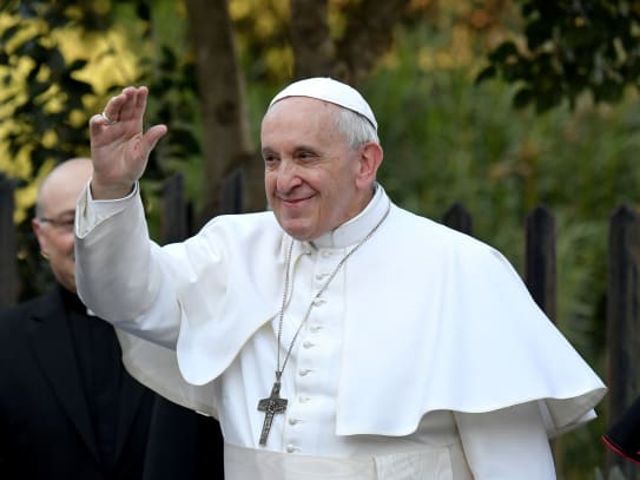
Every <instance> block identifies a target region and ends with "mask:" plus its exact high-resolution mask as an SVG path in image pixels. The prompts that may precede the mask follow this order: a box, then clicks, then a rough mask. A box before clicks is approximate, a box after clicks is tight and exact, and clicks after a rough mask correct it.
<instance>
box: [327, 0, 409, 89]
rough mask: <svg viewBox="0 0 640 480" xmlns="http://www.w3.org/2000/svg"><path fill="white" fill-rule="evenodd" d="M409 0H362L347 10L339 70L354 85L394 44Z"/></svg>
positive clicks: (341, 41)
mask: <svg viewBox="0 0 640 480" xmlns="http://www.w3.org/2000/svg"><path fill="white" fill-rule="evenodd" d="M409 3H410V0H363V1H362V2H360V3H358V4H357V5H356V6H354V7H353V8H352V9H351V10H350V11H349V12H348V16H347V19H348V24H347V29H346V32H345V35H344V36H343V38H342V39H341V40H340V42H339V45H338V46H337V57H338V64H337V65H336V71H337V72H338V75H339V76H340V77H341V78H342V79H344V81H346V82H348V83H350V84H351V85H356V86H357V85H359V84H361V83H362V82H363V81H364V80H365V79H366V78H367V77H368V76H369V74H370V73H371V71H372V70H373V68H374V67H375V66H376V64H377V63H378V61H379V60H380V57H381V56H382V55H383V54H384V53H386V52H387V51H388V50H389V48H391V45H392V41H393V27H394V26H395V25H396V24H397V23H398V22H399V21H400V19H401V18H402V15H403V13H404V11H405V9H406V7H407V5H409Z"/></svg>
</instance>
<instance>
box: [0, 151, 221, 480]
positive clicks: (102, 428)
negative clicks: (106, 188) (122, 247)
mask: <svg viewBox="0 0 640 480" xmlns="http://www.w3.org/2000/svg"><path fill="white" fill-rule="evenodd" d="M92 172H93V168H92V165H91V161H90V160H89V159H84V158H78V159H72V160H68V161H66V162H64V163H62V164H61V165H59V166H58V167H56V168H55V169H54V170H53V171H52V172H51V173H50V174H49V175H48V176H47V178H46V179H45V180H44V182H43V183H42V185H41V187H40V189H39V192H38V199H37V205H36V218H34V219H33V222H32V225H33V230H34V232H35V235H36V237H37V239H38V243H39V245H40V251H41V254H42V256H43V257H44V258H46V259H47V260H48V263H49V265H50V267H51V271H52V273H53V276H54V277H55V280H56V285H55V286H54V288H53V289H52V290H51V291H50V292H49V293H47V294H45V295H44V296H42V297H39V298H36V299H34V300H32V301H29V302H26V303H23V304H21V305H18V306H17V307H13V308H10V309H8V310H6V311H4V312H2V313H0V365H2V368H0V478H2V479H6V480H13V479H23V478H24V479H29V480H39V479H82V480H98V479H100V480H108V479H113V480H116V479H117V480H145V479H154V480H156V479H172V478H178V477H176V476H175V475H174V473H175V472H176V471H180V472H182V474H183V476H181V477H180V478H192V479H196V478H221V477H220V476H216V471H215V468H218V469H219V471H221V468H222V467H221V465H216V464H215V462H216V458H215V451H214V447H215V445H214V444H215V441H216V439H215V436H214V435H212V434H211V432H213V430H211V428H213V425H211V424H207V425H206V426H205V425H204V424H203V423H202V422H204V421H206V419H205V418H204V417H202V416H200V415H196V414H195V413H193V412H190V411H187V410H186V409H183V408H181V407H178V406H175V405H173V404H170V403H169V402H167V401H165V400H164V399H161V398H160V397H158V396H157V395H155V394H154V393H153V392H151V391H150V390H148V389H147V388H145V387H143V386H142V385H141V384H139V383H138V382H137V381H135V380H134V379H133V378H132V377H131V376H129V374H128V373H127V372H126V371H125V370H124V368H123V365H122V360H121V350H120V346H119V344H118V340H117V337H116V333H115V330H114V328H113V327H112V326H110V325H109V324H107V323H106V322H104V321H102V320H101V319H99V318H98V317H95V316H93V315H91V314H89V312H88V311H87V309H86V307H85V306H84V305H83V304H82V303H81V301H80V299H79V298H78V296H77V295H76V282H75V274H74V264H75V258H74V251H73V249H74V234H73V225H74V217H75V204H76V200H77V198H78V196H79V195H80V192H81V191H82V189H83V187H84V186H85V185H86V184H87V182H88V181H89V179H90V178H91V175H92ZM196 417H197V418H196ZM202 430H206V431H207V432H208V433H209V441H208V443H206V445H205V444H204V442H200V443H198V435H200V434H201V432H202ZM205 448H206V450H207V452H206V453H207V457H206V458H207V460H206V461H205V460H204V458H205V457H204V455H201V454H200V453H201V451H203V450H204V449H205ZM167 452H171V455H167V454H166V453H167ZM219 461H220V462H221V458H220V460H219ZM184 475H186V476H184Z"/></svg>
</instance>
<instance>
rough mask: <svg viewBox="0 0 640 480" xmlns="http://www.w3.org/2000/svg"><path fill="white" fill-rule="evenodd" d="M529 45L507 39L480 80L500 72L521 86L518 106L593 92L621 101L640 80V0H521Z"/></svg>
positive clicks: (545, 105)
mask: <svg viewBox="0 0 640 480" xmlns="http://www.w3.org/2000/svg"><path fill="white" fill-rule="evenodd" d="M520 3H521V12H522V17H523V19H524V22H525V29H524V35H525V37H526V46H525V45H524V44H517V43H516V42H514V41H511V40H507V41H504V42H502V43H501V44H500V45H499V46H498V47H496V48H495V49H494V50H493V51H492V52H491V53H490V54H489V58H488V59H489V66H488V67H486V68H485V70H483V71H482V72H481V73H480V74H479V76H478V80H479V81H484V80H486V79H488V78H492V77H495V76H498V75H499V76H500V77H502V78H503V79H505V80H506V81H507V82H511V83H515V84H517V85H518V90H517V92H516V93H515V96H514V99H513V103H514V105H515V106H516V107H519V108H521V107H524V106H526V105H529V104H534V105H535V107H536V110H537V111H539V112H542V111H546V110H548V109H550V108H552V107H556V106H558V105H560V104H561V103H562V102H563V101H564V100H568V101H569V104H570V106H571V107H574V106H575V104H576V102H577V101H578V99H579V98H580V96H581V95H582V94H583V93H585V92H589V93H591V94H592V95H593V98H594V99H595V101H596V102H617V101H619V100H620V99H621V98H622V96H623V94H624V92H625V89H626V87H628V86H633V87H635V88H637V87H638V85H639V81H640V41H639V40H640V2H638V1H634V0H589V1H580V0H579V1H574V0H558V1H552V2H549V1H545V0H521V1H520Z"/></svg>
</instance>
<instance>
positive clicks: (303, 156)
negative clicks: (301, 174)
mask: <svg viewBox="0 0 640 480" xmlns="http://www.w3.org/2000/svg"><path fill="white" fill-rule="evenodd" d="M316 156H317V155H316V154H315V153H313V152H311V151H309V150H300V151H298V152H297V153H296V158H298V159H299V160H302V161H307V160H311V159H313V158H316Z"/></svg>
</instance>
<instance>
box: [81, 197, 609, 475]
mask: <svg viewBox="0 0 640 480" xmlns="http://www.w3.org/2000/svg"><path fill="white" fill-rule="evenodd" d="M389 208H390V212H389V215H388V217H387V218H386V220H385V221H384V222H383V223H382V225H381V226H380V228H379V229H378V231H377V232H376V233H375V234H374V235H373V236H372V237H371V238H370V239H369V240H368V241H367V242H366V243H365V244H364V245H363V246H362V248H361V249H359V250H358V251H357V252H356V253H355V254H353V256H351V257H350V258H349V259H348V260H347V262H346V263H345V265H344V266H343V267H342V268H341V269H340V270H339V271H338V274H337V275H336V276H335V278H334V279H333V281H332V282H331V283H330V286H329V287H328V289H327V290H326V291H325V292H324V293H323V294H322V295H321V297H320V298H318V299H317V300H316V301H315V302H314V304H313V306H312V308H311V313H310V316H309V318H308V320H307V322H306V323H305V325H303V327H302V330H301V333H300V336H299V337H298V338H297V340H296V343H295V347H294V349H293V353H292V357H291V360H290V362H289V364H288V365H287V367H286V369H285V372H284V375H283V384H282V390H281V396H283V397H285V398H287V399H288V401H289V404H288V408H287V410H286V412H285V413H284V414H278V415H276V416H275V418H274V423H273V428H272V430H271V433H270V436H269V438H268V443H267V445H266V447H260V446H259V444H258V439H259V436H260V432H261V430H262V425H263V420H264V413H262V412H259V411H258V410H257V408H256V407H257V404H258V401H259V399H261V398H264V397H267V396H268V395H269V393H270V391H271V386H272V384H273V381H274V371H275V368H276V355H277V351H276V344H277V340H276V339H277V330H278V313H279V310H280V303H281V301H282V295H283V289H284V283H285V271H284V270H285V265H286V256H287V251H288V249H289V247H290V245H291V242H292V241H293V242H294V244H293V250H292V259H291V268H290V275H291V281H290V282H291V285H292V287H293V288H292V291H291V292H290V293H291V294H290V297H289V299H288V301H287V305H288V306H287V310H286V314H285V315H284V327H283V332H282V339H281V348H282V351H286V350H287V348H288V346H289V345H290V343H291V340H292V337H293V335H294V333H295V331H296V329H297V327H298V325H299V324H300V321H301V320H302V318H303V317H304V315H305V312H306V310H307V308H308V305H309V302H310V301H311V300H312V299H313V296H314V295H315V293H316V292H317V290H318V289H319V288H320V286H321V285H322V284H323V283H324V282H325V281H326V278H327V275H329V274H330V273H331V272H332V271H333V269H334V268H335V266H336V265H337V263H338V262H339V261H340V259H342V258H343V257H344V255H345V254H346V253H347V252H348V251H349V250H350V248H352V247H353V246H354V245H356V244H357V243H358V242H359V241H360V240H361V239H362V238H363V237H365V236H366V234H367V233H368V232H369V231H370V230H371V229H372V228H373V227H374V226H375V225H376V223H378V221H379V220H380V219H381V218H382V217H383V216H384V214H385V212H386V211H387V210H388V209H389ZM76 218H77V220H76V222H77V223H76V234H77V237H78V238H77V241H76V264H77V283H78V290H79V294H80V297H81V298H82V299H83V301H84V302H85V303H86V305H87V306H88V307H89V308H90V309H91V310H93V311H94V312H95V313H96V314H97V315H99V316H101V317H103V318H106V319H108V320H110V321H112V322H113V323H114V324H115V325H116V326H117V327H118V328H119V329H120V331H121V335H120V338H121V343H122V345H123V351H124V362H125V365H126V366H127V368H128V370H129V371H130V372H131V373H132V375H133V376H134V377H136V378H137V379H138V380H140V381H141V382H142V383H144V384H146V385H148V386H149V387H150V388H153V389H154V390H156V391H158V392H159V393H160V394H162V395H164V396H166V397H167V398H169V399H171V400H173V401H175V402H177V403H180V404H182V405H185V406H187V407H190V408H192V409H195V410H198V411H201V412H204V413H207V414H210V415H213V416H215V417H216V418H218V419H219V421H220V423H221V427H222V430H223V434H224V437H225V443H226V447H225V469H226V472H227V473H226V474H227V478H228V480H245V479H265V480H266V479H268V480H276V479H278V480H279V479H285V478H286V479H292V480H312V479H321V478H322V479H324V478H336V479H349V480H374V479H376V480H383V479H385V480H391V479H393V480H403V479H412V480H413V479H430V480H433V479H435V480H451V479H454V480H466V479H472V478H474V479H483V480H484V479H487V480H488V479H491V480H514V479H518V480H547V479H553V478H555V473H554V468H553V460H552V457H551V454H550V450H549V446H548V437H549V436H553V435H556V434H558V433H560V432H563V431H566V430H569V429H571V428H574V427H575V426H577V425H579V424H580V423H582V422H584V421H586V420H588V419H590V418H593V416H594V415H595V414H594V412H593V407H594V406H595V405H596V404H597V403H598V402H599V401H600V399H601V398H602V397H603V395H604V394H605V391H606V389H605V387H604V385H603V384H602V382H601V381H600V379H599V378H598V377H597V375H596V374H595V373H594V372H593V371H592V370H591V369H590V368H589V366H588V365H587V364H586V363H585V362H584V361H583V360H582V358H581V357H580V356H579V355H578V353H577V352H576V351H575V350H574V349H573V348H572V347H571V345H570V344H569V343H568V342H567V341H566V339H565V338H564V337H563V336H562V335H561V334H560V333H559V332H558V331H557V329H556V328H555V327H554V326H553V324H552V323H551V322H550V321H549V320H548V319H547V317H546V316H545V315H544V314H543V313H542V312H541V311H540V309H539V308H538V307H537V306H536V305H535V303H534V302H533V300H532V299H531V297H530V296H529V294H528V292H527V290H526V288H525V287H524V285H523V284H522V281H521V280H520V277H519V276H518V274H517V273H516V272H515V271H514V270H513V268H512V267H511V266H510V264H509V263H508V262H507V261H506V260H505V259H504V258H503V257H502V255H501V254H500V253H499V252H497V251H496V250H494V249H492V248H491V247H489V246H487V245H485V244H483V243H481V242H479V241H477V240H475V239H473V238H471V237H468V236H466V235H463V234H460V233H458V232H455V231H453V230H451V229H448V228H446V227H444V226H442V225H439V224H437V223H435V222H432V221H430V220H427V219H425V218H422V217H418V216H416V215H413V214H411V213H409V212H407V211H405V210H402V209H400V208H398V207H397V206H395V205H393V204H392V203H391V202H390V200H389V199H388V197H387V196H386V194H385V192H384V190H383V189H382V187H380V186H378V187H377V189H376V194H375V196H374V198H373V200H372V201H371V202H370V204H369V205H368V206H367V208H366V209H365V210H364V211H363V212H362V213H361V214H360V215H358V216H357V217H355V218H354V219H352V220H350V221H349V222H347V223H345V224H344V225H342V226H340V227H339V228H337V229H336V230H335V231H333V232H331V233H328V234H326V235H325V236H323V237H321V238H319V239H317V240H315V241H314V242H299V241H294V240H292V239H291V237H289V236H288V235H287V234H286V233H284V232H283V231H282V229H281V228H280V227H279V225H278V224H277V221H276V219H275V217H274V215H273V214H272V213H271V212H264V213H258V214H246V215H233V216H223V217H218V218H216V219H214V220H212V221H211V222H209V223H208V224H207V225H206V226H205V227H204V228H203V229H202V231H201V232H200V233H199V234H198V235H196V236H195V237H193V238H191V239H189V240H187V241H186V242H183V243H180V244H173V245H168V246H166V247H162V248H161V247H159V246H157V245H156V244H154V243H152V242H150V241H149V240H148V233H147V226H146V222H145V219H144V212H143V209H142V206H141V202H140V198H139V195H138V194H137V191H136V192H134V193H133V194H132V195H130V196H129V197H127V198H125V199H122V200H117V201H93V200H92V199H91V198H90V193H89V191H88V189H87V191H86V192H85V193H84V194H83V196H82V197H81V199H80V202H79V204H78V210H77V214H76Z"/></svg>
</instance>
